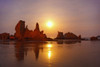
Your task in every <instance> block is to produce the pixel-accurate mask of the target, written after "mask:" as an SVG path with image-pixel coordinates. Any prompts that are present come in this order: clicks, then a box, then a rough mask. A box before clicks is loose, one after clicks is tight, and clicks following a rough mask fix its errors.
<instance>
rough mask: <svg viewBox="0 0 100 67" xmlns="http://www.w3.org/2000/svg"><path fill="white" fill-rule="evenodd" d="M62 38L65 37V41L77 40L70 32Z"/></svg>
mask: <svg viewBox="0 0 100 67" xmlns="http://www.w3.org/2000/svg"><path fill="white" fill-rule="evenodd" d="M64 37H65V39H79V38H78V36H77V35H75V34H73V33H71V32H68V33H65V35H64Z"/></svg>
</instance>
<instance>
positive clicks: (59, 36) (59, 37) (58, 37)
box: [56, 32, 64, 39]
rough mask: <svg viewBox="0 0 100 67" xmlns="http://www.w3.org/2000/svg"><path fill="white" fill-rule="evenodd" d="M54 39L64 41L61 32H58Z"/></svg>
mask: <svg viewBox="0 0 100 67" xmlns="http://www.w3.org/2000/svg"><path fill="white" fill-rule="evenodd" d="M56 39H64V35H63V32H58V35H57V37H56Z"/></svg>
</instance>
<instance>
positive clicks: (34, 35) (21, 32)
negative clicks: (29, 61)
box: [15, 20, 47, 41]
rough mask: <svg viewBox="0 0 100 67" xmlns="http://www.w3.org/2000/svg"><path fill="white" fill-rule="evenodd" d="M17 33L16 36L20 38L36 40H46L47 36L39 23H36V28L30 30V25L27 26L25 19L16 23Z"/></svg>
mask: <svg viewBox="0 0 100 67" xmlns="http://www.w3.org/2000/svg"><path fill="white" fill-rule="evenodd" d="M15 30H16V33H15V37H16V38H17V39H18V40H35V41H46V40H47V36H46V34H44V33H43V31H40V29H39V24H38V23H36V28H35V30H34V31H32V30H29V29H28V26H26V27H25V21H22V20H20V21H19V23H18V24H17V25H16V28H15Z"/></svg>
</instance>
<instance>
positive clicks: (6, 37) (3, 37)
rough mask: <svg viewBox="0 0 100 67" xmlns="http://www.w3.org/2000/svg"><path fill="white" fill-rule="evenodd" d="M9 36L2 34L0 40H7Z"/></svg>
mask: <svg viewBox="0 0 100 67" xmlns="http://www.w3.org/2000/svg"><path fill="white" fill-rule="evenodd" d="M9 36H10V34H9V33H2V34H0V40H7V39H9Z"/></svg>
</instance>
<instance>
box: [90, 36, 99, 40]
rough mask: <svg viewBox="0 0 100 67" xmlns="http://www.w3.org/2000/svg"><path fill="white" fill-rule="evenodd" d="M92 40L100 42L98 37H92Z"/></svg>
mask: <svg viewBox="0 0 100 67" xmlns="http://www.w3.org/2000/svg"><path fill="white" fill-rule="evenodd" d="M90 40H98V38H97V37H94V36H93V37H90Z"/></svg>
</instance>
